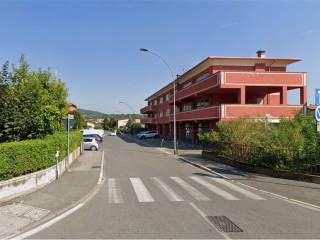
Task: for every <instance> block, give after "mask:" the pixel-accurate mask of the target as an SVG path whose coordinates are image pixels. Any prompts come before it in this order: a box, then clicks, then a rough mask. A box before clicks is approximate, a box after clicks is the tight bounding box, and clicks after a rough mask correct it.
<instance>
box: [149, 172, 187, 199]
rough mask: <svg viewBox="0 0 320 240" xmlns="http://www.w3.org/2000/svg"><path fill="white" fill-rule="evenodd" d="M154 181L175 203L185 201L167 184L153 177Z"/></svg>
mask: <svg viewBox="0 0 320 240" xmlns="http://www.w3.org/2000/svg"><path fill="white" fill-rule="evenodd" d="M151 179H152V181H153V182H154V183H155V185H156V186H157V187H159V188H160V190H161V191H162V192H163V193H164V195H166V197H167V198H168V199H169V200H170V201H173V202H182V201H184V200H183V198H182V197H180V196H179V195H178V194H177V193H175V192H174V191H173V190H172V189H171V188H170V187H169V186H168V185H167V184H166V183H164V182H163V181H162V180H161V179H159V178H157V177H152V178H151Z"/></svg>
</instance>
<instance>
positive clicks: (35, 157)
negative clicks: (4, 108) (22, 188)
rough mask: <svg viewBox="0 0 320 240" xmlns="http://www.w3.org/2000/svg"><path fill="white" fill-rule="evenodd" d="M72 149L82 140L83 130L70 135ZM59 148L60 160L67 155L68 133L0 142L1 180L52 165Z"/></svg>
mask: <svg viewBox="0 0 320 240" xmlns="http://www.w3.org/2000/svg"><path fill="white" fill-rule="evenodd" d="M70 136H71V137H70V151H73V150H75V149H76V148H77V147H78V146H79V145H80V142H81V140H82V134H81V132H78V131H74V132H72V133H71V135H70ZM57 149H59V151H60V157H59V161H61V160H63V159H64V158H65V157H66V156H67V133H66V132H59V133H55V134H53V135H49V136H47V137H45V138H44V139H36V140H25V141H19V142H9V143H1V144H0V180H6V179H10V178H13V177H17V176H21V175H24V174H27V173H31V172H35V171H38V170H41V169H45V168H48V167H51V166H53V165H54V164H55V162H56V160H55V153H56V151H57Z"/></svg>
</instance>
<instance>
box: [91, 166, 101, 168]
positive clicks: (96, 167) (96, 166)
mask: <svg viewBox="0 0 320 240" xmlns="http://www.w3.org/2000/svg"><path fill="white" fill-rule="evenodd" d="M100 167H101V166H92V167H91V168H100Z"/></svg>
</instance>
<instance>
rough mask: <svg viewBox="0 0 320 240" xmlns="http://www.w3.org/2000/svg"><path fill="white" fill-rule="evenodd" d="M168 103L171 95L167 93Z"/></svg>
mask: <svg viewBox="0 0 320 240" xmlns="http://www.w3.org/2000/svg"><path fill="white" fill-rule="evenodd" d="M166 101H167V102H169V101H170V93H167V95H166Z"/></svg>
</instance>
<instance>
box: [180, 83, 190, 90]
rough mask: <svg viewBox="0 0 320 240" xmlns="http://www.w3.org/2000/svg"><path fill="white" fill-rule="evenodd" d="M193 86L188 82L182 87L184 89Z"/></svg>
mask: <svg viewBox="0 0 320 240" xmlns="http://www.w3.org/2000/svg"><path fill="white" fill-rule="evenodd" d="M191 85H192V82H188V83H186V84H184V85H183V86H182V89H184V88H187V87H190V86H191Z"/></svg>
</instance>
